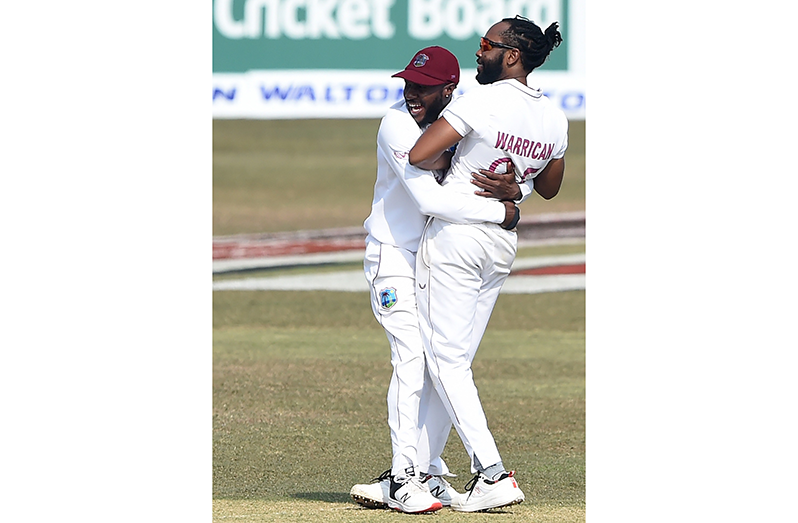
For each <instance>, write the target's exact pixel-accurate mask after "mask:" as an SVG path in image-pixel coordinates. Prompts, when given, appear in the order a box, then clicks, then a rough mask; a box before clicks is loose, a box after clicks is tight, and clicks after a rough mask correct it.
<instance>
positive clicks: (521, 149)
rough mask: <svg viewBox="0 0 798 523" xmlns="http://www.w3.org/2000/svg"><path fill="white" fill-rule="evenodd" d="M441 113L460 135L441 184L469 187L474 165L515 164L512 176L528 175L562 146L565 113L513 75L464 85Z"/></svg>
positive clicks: (499, 168)
mask: <svg viewBox="0 0 798 523" xmlns="http://www.w3.org/2000/svg"><path fill="white" fill-rule="evenodd" d="M441 118H445V119H446V121H447V122H448V123H449V124H450V125H451V126H452V127H453V128H454V130H455V131H457V132H458V133H460V135H462V136H463V137H464V138H463V140H461V141H460V143H459V145H458V146H457V151H456V152H455V155H454V157H453V158H452V166H451V169H450V170H449V174H448V175H447V176H446V179H445V180H444V181H443V185H445V186H447V187H448V186H451V188H452V189H455V190H457V191H458V192H469V191H473V185H472V184H471V183H470V181H469V180H470V179H471V173H474V172H478V170H479V169H489V170H491V171H494V172H499V173H504V172H507V163H508V162H509V161H512V162H513V165H515V172H516V181H517V182H518V183H519V184H520V183H523V182H526V183H527V184H530V185H532V180H533V179H534V177H535V176H537V174H538V173H539V172H540V171H542V170H543V168H544V167H546V165H547V164H548V163H549V161H550V160H552V159H555V158H562V157H563V156H564V155H565V149H566V148H567V147H568V119H567V118H566V117H565V113H563V111H562V110H560V109H559V108H558V107H556V106H555V105H554V104H553V103H552V101H551V100H549V99H548V98H547V97H546V96H544V95H543V93H542V92H541V91H540V90H539V89H533V88H531V87H527V86H525V85H524V84H522V83H521V82H519V81H517V80H512V79H510V80H501V81H499V82H495V83H492V84H486V85H480V86H476V87H473V88H471V89H469V90H468V91H467V92H466V93H465V94H463V95H462V96H460V97H458V98H457V99H456V100H453V101H452V102H451V103H450V104H449V105H448V106H447V107H446V108H445V109H444V110H443V112H442V113H441Z"/></svg>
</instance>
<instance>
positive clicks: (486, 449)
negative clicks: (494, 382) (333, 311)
mask: <svg viewBox="0 0 798 523" xmlns="http://www.w3.org/2000/svg"><path fill="white" fill-rule="evenodd" d="M517 245H518V237H517V234H516V232H515V231H507V230H504V229H502V228H501V227H500V226H499V225H497V224H492V223H484V224H471V225H467V224H454V223H449V222H446V221H444V220H440V219H437V218H431V219H430V221H429V222H428V223H427V227H426V229H425V230H424V235H423V236H422V238H421V244H420V246H419V255H418V259H417V260H416V280H417V290H416V292H417V293H418V294H417V299H418V312H419V322H420V327H421V337H422V341H423V342H424V349H425V352H426V355H427V369H428V372H429V374H430V376H431V377H432V380H433V383H434V385H435V388H436V390H437V392H438V395H439V397H440V399H441V400H442V401H443V404H444V407H445V408H446V410H447V412H448V413H449V416H450V418H451V420H452V422H453V423H454V427H455V429H456V430H457V433H458V435H459V436H460V439H461V440H462V441H463V446H464V447H465V449H466V452H468V455H469V457H470V458H471V472H472V473H476V472H477V471H478V470H480V469H484V468H486V467H489V466H491V465H493V464H495V463H498V462H499V461H501V457H500V455H499V450H498V448H497V447H496V442H495V440H494V439H493V434H491V432H490V429H489V428H488V422H487V419H486V417H485V412H484V410H483V409H482V403H481V402H480V400H479V393H478V391H477V387H476V385H475V384H474V376H473V374H472V372H471V362H472V361H473V359H474V356H475V355H476V351H477V348H478V347H479V343H480V341H481V340H482V335H483V334H484V333H485V328H486V327H487V324H488V320H489V319H490V315H491V313H492V312H493V307H494V305H495V304H496V300H497V299H498V297H499V291H500V290H501V287H502V285H503V284H504V282H505V280H506V279H507V277H508V276H509V275H510V269H511V268H512V264H513V260H514V259H515V255H516V251H517Z"/></svg>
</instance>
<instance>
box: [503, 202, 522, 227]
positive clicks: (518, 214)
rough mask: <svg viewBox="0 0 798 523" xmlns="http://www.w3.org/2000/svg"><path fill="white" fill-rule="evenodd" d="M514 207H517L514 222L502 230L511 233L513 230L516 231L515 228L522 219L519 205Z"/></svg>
mask: <svg viewBox="0 0 798 523" xmlns="http://www.w3.org/2000/svg"><path fill="white" fill-rule="evenodd" d="M514 207H515V216H513V221H511V222H510V223H509V225H507V227H504V226H502V229H506V230H508V231H510V230H512V229H515V226H516V225H518V220H520V219H521V210H520V209H519V208H518V206H517V205H515V206H514Z"/></svg>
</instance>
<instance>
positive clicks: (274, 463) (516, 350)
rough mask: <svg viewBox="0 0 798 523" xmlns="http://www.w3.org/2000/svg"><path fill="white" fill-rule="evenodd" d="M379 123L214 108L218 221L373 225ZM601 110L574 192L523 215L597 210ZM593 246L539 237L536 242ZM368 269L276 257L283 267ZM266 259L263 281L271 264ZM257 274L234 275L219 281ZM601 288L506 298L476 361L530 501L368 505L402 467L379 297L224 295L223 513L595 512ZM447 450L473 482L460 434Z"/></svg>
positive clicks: (249, 516)
mask: <svg viewBox="0 0 798 523" xmlns="http://www.w3.org/2000/svg"><path fill="white" fill-rule="evenodd" d="M378 124H379V121H378V120H300V121H258V120H252V121H248V120H241V121H227V120H217V121H215V122H214V137H213V143H214V151H213V152H214V158H213V168H214V180H213V234H214V235H228V234H240V233H259V232H276V231H291V230H302V229H318V228H329V227H349V226H360V225H362V223H363V220H364V219H365V217H366V216H367V215H368V212H369V207H370V203H371V197H372V190H373V184H374V177H375V168H376V158H375V147H376V146H375V135H376V131H377V126H378ZM584 131H585V126H584V122H572V123H571V133H570V147H569V152H568V156H567V157H566V163H567V170H566V177H565V181H564V184H563V188H562V190H561V193H560V194H559V195H558V196H557V197H556V198H555V199H553V200H551V201H548V202H547V201H544V200H543V199H541V198H537V197H534V196H533V198H530V199H529V200H528V201H527V202H525V203H524V204H523V206H522V212H524V213H525V214H530V213H549V212H561V211H583V210H584V209H585V184H584V181H585V180H584V165H585V159H584ZM578 252H584V244H577V245H557V246H548V247H540V246H539V247H527V248H522V249H519V256H543V255H553V254H570V253H578ZM355 266H361V267H362V265H361V264H360V263H359V262H358V263H356V264H348V265H346V264H339V265H335V266H331V267H325V268H320V267H301V268H287V269H269V270H265V271H262V273H264V274H265V273H268V275H278V274H299V273H304V272H314V271H319V270H341V269H344V268H354V267H355ZM258 275H259V273H258V272H257V271H250V272H248V273H247V274H246V277H253V276H258ZM238 277H242V275H240V274H227V275H216V276H214V279H215V280H217V279H229V278H238ZM584 311H585V292H583V291H575V292H560V293H548V294H532V295H502V296H501V297H500V298H499V301H498V303H497V306H496V309H495V311H494V314H493V316H492V318H491V321H490V324H489V326H488V329H487V332H486V335H485V338H484V340H483V343H482V345H481V346H480V349H479V352H478V354H477V357H476V359H475V361H474V365H473V369H474V375H475V381H476V383H477V386H478V388H479V391H480V396H481V398H482V403H483V407H484V409H485V412H486V414H487V417H488V422H489V424H490V427H491V430H492V432H493V434H494V436H495V438H496V441H497V444H498V446H499V450H500V452H501V453H502V458H503V460H504V462H505V464H506V465H507V466H508V467H509V468H512V469H515V470H516V471H517V477H518V481H519V484H520V486H521V488H522V489H523V490H524V492H525V493H526V498H527V500H526V501H525V502H524V503H522V504H521V505H517V506H514V507H510V508H507V509H504V510H499V511H493V512H492V513H485V514H460V513H456V512H453V511H451V510H449V509H444V510H441V511H438V512H436V513H434V514H432V515H425V516H408V515H405V514H400V513H395V512H392V511H387V510H378V511H374V510H367V509H363V508H361V507H359V506H358V505H356V504H355V503H354V502H352V501H351V500H350V498H349V494H348V493H349V489H350V488H351V486H352V485H353V484H355V483H362V482H366V481H369V480H370V479H371V478H373V477H375V476H377V475H378V474H379V473H381V472H382V471H383V470H385V469H386V468H388V467H389V466H390V461H391V453H390V435H389V431H388V427H387V421H386V418H387V411H386V408H387V407H386V400H385V396H386V394H387V388H388V381H389V378H390V374H391V367H390V354H389V347H388V342H387V340H386V338H385V334H384V332H383V331H382V329H381V328H380V327H379V325H378V324H377V323H376V321H375V320H374V318H373V316H372V314H371V309H370V306H369V302H368V295H367V294H366V293H357V292H356V293H336V292H290V291H216V292H214V293H213V519H214V521H218V522H222V521H243V522H258V523H260V522H284V521H315V520H319V521H331V522H360V521H363V522H370V521H386V522H391V521H400V520H407V518H412V517H433V518H437V520H439V521H473V522H487V521H497V520H502V521H505V520H507V521H536V522H541V523H546V522H550V523H566V522H568V523H571V522H584V521H585V317H584ZM444 458H445V459H446V461H447V463H448V464H449V466H450V468H451V469H452V471H453V472H455V473H456V474H458V477H457V478H456V479H455V480H454V481H453V482H452V483H453V485H454V486H455V487H456V488H457V489H458V490H460V491H461V492H462V490H463V486H464V484H465V483H466V482H467V481H468V480H469V479H470V477H471V475H470V472H469V463H468V459H467V455H466V453H465V450H464V449H463V446H462V443H461V442H460V440H459V438H458V437H457V435H456V433H455V432H454V431H453V432H452V433H451V435H450V438H449V443H448V445H447V448H446V450H445V452H444Z"/></svg>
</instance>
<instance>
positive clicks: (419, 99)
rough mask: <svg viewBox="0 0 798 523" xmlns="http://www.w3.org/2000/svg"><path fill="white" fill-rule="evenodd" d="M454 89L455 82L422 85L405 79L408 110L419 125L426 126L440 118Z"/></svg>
mask: <svg viewBox="0 0 798 523" xmlns="http://www.w3.org/2000/svg"><path fill="white" fill-rule="evenodd" d="M454 89H455V84H452V83H449V84H442V85H421V84H417V83H415V82H411V81H409V80H405V91H404V97H405V103H406V104H407V110H408V111H409V112H410V115H411V116H412V117H413V119H414V120H415V121H416V123H417V124H418V125H419V127H424V126H425V125H427V124H431V123H432V122H434V121H435V120H437V119H438V116H439V115H440V114H441V111H442V110H443V108H444V107H446V104H447V103H448V102H449V98H450V96H451V94H452V92H454Z"/></svg>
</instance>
